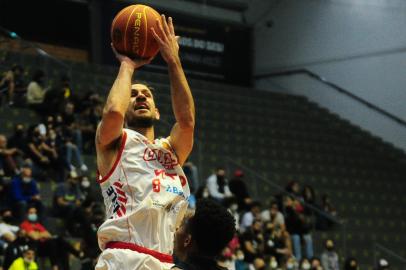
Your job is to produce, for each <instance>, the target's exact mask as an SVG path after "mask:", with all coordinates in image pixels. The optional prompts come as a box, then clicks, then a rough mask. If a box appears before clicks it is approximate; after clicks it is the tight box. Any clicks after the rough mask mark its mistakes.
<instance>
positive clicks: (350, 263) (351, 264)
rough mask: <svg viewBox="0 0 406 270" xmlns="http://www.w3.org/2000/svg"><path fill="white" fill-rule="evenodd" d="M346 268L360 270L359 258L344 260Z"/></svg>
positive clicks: (347, 269) (346, 269)
mask: <svg viewBox="0 0 406 270" xmlns="http://www.w3.org/2000/svg"><path fill="white" fill-rule="evenodd" d="M344 270H359V266H358V261H357V259H355V258H352V257H350V258H347V259H346V260H345V262H344Z"/></svg>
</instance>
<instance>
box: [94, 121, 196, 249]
mask: <svg viewBox="0 0 406 270" xmlns="http://www.w3.org/2000/svg"><path fill="white" fill-rule="evenodd" d="M98 182H99V183H100V186H101V189H102V193H103V198H104V204H105V206H106V218H107V219H106V220H105V221H104V223H103V224H102V225H101V226H100V228H99V230H98V233H97V235H98V242H99V246H100V248H101V249H102V250H104V249H105V245H106V243H108V242H112V241H120V242H126V243H133V244H136V245H139V246H142V247H145V248H148V249H152V250H155V251H158V252H161V253H165V254H172V250H173V238H174V232H175V230H176V227H177V226H178V225H179V223H180V222H181V220H182V218H183V216H184V213H185V211H186V209H187V198H188V197H189V194H190V192H189V186H188V183H187V180H186V177H185V175H184V173H183V170H182V168H181V166H180V165H179V163H178V161H177V157H176V155H175V153H174V152H173V150H172V148H171V146H170V144H169V141H168V140H167V139H156V140H154V141H153V142H149V141H148V140H147V138H146V137H144V136H143V135H141V134H140V133H138V132H136V131H133V130H129V129H124V131H123V135H122V140H121V146H120V149H119V152H118V155H117V158H116V161H115V162H114V165H113V168H112V169H111V170H110V172H109V173H108V174H107V175H105V176H104V177H101V176H100V177H99V179H98Z"/></svg>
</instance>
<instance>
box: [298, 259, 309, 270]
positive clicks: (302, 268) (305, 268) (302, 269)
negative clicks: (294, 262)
mask: <svg viewBox="0 0 406 270" xmlns="http://www.w3.org/2000/svg"><path fill="white" fill-rule="evenodd" d="M311 267H312V266H311V264H310V261H309V260H308V259H306V258H303V259H302V260H300V263H299V270H310V268H311Z"/></svg>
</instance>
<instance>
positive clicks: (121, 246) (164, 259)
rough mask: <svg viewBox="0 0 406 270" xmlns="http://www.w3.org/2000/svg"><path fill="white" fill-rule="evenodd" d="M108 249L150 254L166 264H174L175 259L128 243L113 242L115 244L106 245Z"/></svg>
mask: <svg viewBox="0 0 406 270" xmlns="http://www.w3.org/2000/svg"><path fill="white" fill-rule="evenodd" d="M106 248H113V249H114V248H115V249H130V250H132V251H136V252H139V253H143V254H148V255H151V256H152V257H154V258H156V259H158V260H159V261H161V262H164V263H173V258H172V256H171V255H169V254H164V253H161V252H158V251H155V250H152V249H148V248H145V247H142V246H139V245H137V244H134V243H126V242H118V241H113V242H108V243H107V244H106Z"/></svg>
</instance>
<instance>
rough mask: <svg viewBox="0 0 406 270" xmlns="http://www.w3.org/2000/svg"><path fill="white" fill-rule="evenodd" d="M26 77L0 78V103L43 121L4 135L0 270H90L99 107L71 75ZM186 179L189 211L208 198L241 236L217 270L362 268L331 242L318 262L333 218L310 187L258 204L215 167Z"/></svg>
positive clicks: (242, 182)
mask: <svg viewBox="0 0 406 270" xmlns="http://www.w3.org/2000/svg"><path fill="white" fill-rule="evenodd" d="M23 74H24V69H23V68H22V67H21V66H18V65H16V66H13V67H12V68H11V69H10V70H9V71H7V72H6V73H5V74H4V76H3V77H0V100H2V101H3V102H2V103H3V104H7V105H8V106H23V107H27V108H31V109H32V110H35V111H36V112H37V113H38V114H39V115H40V116H41V119H42V120H41V122H39V123H36V124H34V125H31V126H26V125H25V124H24V123H16V124H15V128H14V132H13V134H11V136H9V137H8V138H7V137H6V136H5V135H4V134H0V257H2V258H3V260H2V262H1V263H2V264H1V265H0V269H1V268H3V269H12V270H19V269H31V270H34V269H39V268H40V267H39V265H41V264H39V263H38V262H39V260H38V258H45V259H48V261H49V264H50V266H51V267H52V269H69V257H70V255H73V256H76V257H77V258H79V259H80V261H81V263H82V269H93V268H94V267H93V266H94V263H95V260H96V259H97V256H98V255H99V248H98V245H97V236H96V234H97V228H98V226H99V225H100V224H101V223H102V222H103V220H104V218H105V216H104V210H103V208H104V206H103V205H102V204H101V203H100V201H99V200H98V198H95V194H99V193H100V192H99V191H98V190H96V191H92V185H91V183H90V181H89V179H88V176H87V174H88V168H87V166H86V164H85V162H84V159H83V156H82V153H83V152H86V153H89V154H93V153H94V133H95V130H96V127H97V123H98V122H99V120H100V118H101V113H102V104H103V102H102V99H101V97H100V96H99V95H98V94H97V93H94V92H89V93H86V94H85V95H83V96H78V95H76V94H75V92H74V91H72V89H71V87H70V84H69V77H67V76H62V77H61V78H60V81H59V82H58V83H57V84H56V85H54V86H52V87H49V86H47V83H46V82H47V81H46V74H45V73H44V72H43V71H41V70H38V71H36V72H34V74H33V76H32V79H31V80H30V81H25V79H24V78H25V77H24V76H23ZM0 102H1V101H0ZM0 104H1V103H0ZM184 172H185V174H186V176H187V178H188V180H189V185H190V189H191V193H192V194H193V195H192V196H191V199H190V207H191V208H194V206H195V203H196V199H199V198H211V199H213V200H215V201H217V202H219V203H221V204H222V205H223V206H225V207H226V208H228V210H229V211H230V212H231V213H232V214H233V216H234V218H235V220H236V227H237V234H236V235H235V237H234V238H233V239H232V241H231V242H230V243H229V245H228V247H227V248H226V249H225V250H224V251H223V252H222V256H221V257H220V258H219V259H218V261H219V264H220V265H222V266H224V267H227V268H228V269H232V270H263V269H269V270H274V269H288V270H293V269H295V270H310V269H311V270H322V269H323V270H339V269H344V270H357V269H359V268H358V263H357V260H356V259H355V258H347V259H346V260H345V263H344V264H342V265H340V256H339V254H337V252H336V250H335V246H334V241H333V240H331V239H328V240H327V241H326V242H325V250H324V251H323V252H322V253H321V254H315V252H314V248H313V238H312V235H313V234H314V233H315V231H316V230H329V229H331V228H332V227H333V226H334V223H333V222H332V221H331V219H329V218H328V216H330V217H336V216H337V212H336V210H335V208H334V207H333V205H332V204H331V202H330V199H329V197H328V195H326V194H324V195H322V200H321V201H320V202H319V201H318V200H317V198H316V195H315V194H316V193H315V191H314V190H313V188H312V187H311V186H309V185H306V186H303V188H302V187H301V185H300V183H299V182H297V181H291V182H290V183H289V184H288V185H287V186H286V188H285V190H284V191H281V192H280V193H279V194H276V195H275V196H273V197H272V198H269V200H268V201H267V202H262V203H260V202H258V201H256V200H255V198H252V197H251V196H250V194H249V192H248V188H247V184H249V181H250V179H245V176H244V172H243V171H242V170H236V171H235V172H234V173H233V177H232V178H231V179H230V180H228V178H227V172H226V170H225V169H224V168H222V167H219V168H217V169H216V170H215V172H214V173H213V174H212V175H211V176H209V177H208V178H207V180H206V181H199V177H198V175H199V173H198V171H197V167H196V166H195V165H194V164H193V163H192V162H187V163H186V164H185V165H184ZM43 182H52V183H55V184H56V188H55V189H54V194H53V201H52V205H46V204H45V203H44V201H43V198H42V196H41V188H40V184H41V183H43ZM321 213H324V214H321ZM52 218H58V219H61V220H63V225H64V230H62V232H59V234H58V233H53V232H51V231H52V228H51V227H49V230H48V229H47V228H48V227H47V224H48V221H49V219H52ZM72 239H80V242H79V243H80V244H79V245H77V242H75V241H72ZM45 261H46V260H45ZM41 262H42V264H44V263H46V262H44V260H42V261H41ZM377 269H378V268H377ZM379 269H386V268H379Z"/></svg>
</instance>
